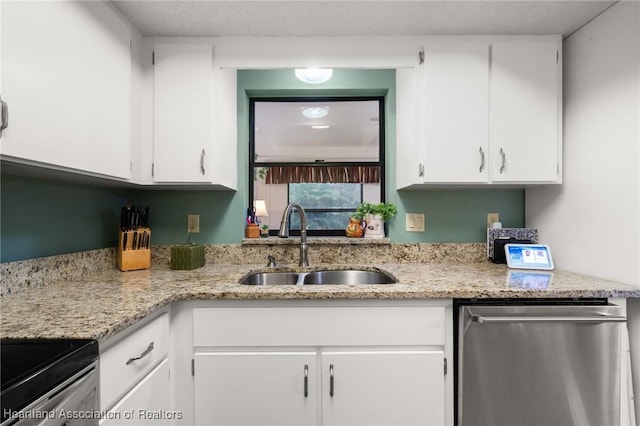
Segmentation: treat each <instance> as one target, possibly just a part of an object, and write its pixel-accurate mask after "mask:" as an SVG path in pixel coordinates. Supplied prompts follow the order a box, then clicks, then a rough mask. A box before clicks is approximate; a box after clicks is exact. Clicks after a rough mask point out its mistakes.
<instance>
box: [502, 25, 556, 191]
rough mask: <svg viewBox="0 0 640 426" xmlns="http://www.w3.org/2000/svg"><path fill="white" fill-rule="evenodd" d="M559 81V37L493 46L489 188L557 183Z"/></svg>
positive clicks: (515, 40) (523, 40) (511, 40)
mask: <svg viewBox="0 0 640 426" xmlns="http://www.w3.org/2000/svg"><path fill="white" fill-rule="evenodd" d="M560 80H561V73H560V40H559V38H558V37H548V36H545V37H530V38H525V39H520V38H515V39H507V40H499V41H495V42H493V44H492V46H491V92H490V93H491V94H490V103H489V105H490V114H489V123H490V124H489V135H490V141H491V142H490V145H491V180H492V181H493V182H537V183H554V182H557V181H558V180H559V179H560V176H559V172H560V145H561V143H560V139H561V134H560V128H561V126H560V123H561V121H560V114H561V109H560V106H561V96H562V91H561V90H560V88H561V85H560Z"/></svg>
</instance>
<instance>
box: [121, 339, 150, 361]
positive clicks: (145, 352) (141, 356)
mask: <svg viewBox="0 0 640 426" xmlns="http://www.w3.org/2000/svg"><path fill="white" fill-rule="evenodd" d="M152 350H153V342H151V343H149V346H147V349H145V350H144V352H142V353H141V354H140V356H136V357H132V358H129V359H128V360H127V365H129V364H131V363H132V362H133V361H137V360H139V359H142V358H144V357H145V356H147V355H149V353H150V352H151V351H152Z"/></svg>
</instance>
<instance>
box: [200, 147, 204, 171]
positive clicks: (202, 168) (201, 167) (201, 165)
mask: <svg viewBox="0 0 640 426" xmlns="http://www.w3.org/2000/svg"><path fill="white" fill-rule="evenodd" d="M200 172H201V173H202V174H203V175H204V149H203V150H202V154H200Z"/></svg>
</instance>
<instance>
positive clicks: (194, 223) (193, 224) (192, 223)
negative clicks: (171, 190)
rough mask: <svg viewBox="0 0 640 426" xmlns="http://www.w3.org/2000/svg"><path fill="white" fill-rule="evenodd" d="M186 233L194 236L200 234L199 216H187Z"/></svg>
mask: <svg viewBox="0 0 640 426" xmlns="http://www.w3.org/2000/svg"><path fill="white" fill-rule="evenodd" d="M187 232H190V233H193V234H196V233H198V232H200V215H199V214H190V215H187Z"/></svg>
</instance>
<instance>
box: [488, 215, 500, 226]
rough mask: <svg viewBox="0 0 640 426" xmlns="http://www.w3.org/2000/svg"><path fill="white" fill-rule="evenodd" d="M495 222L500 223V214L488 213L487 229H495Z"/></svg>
mask: <svg viewBox="0 0 640 426" xmlns="http://www.w3.org/2000/svg"><path fill="white" fill-rule="evenodd" d="M493 222H500V214H498V213H487V228H493Z"/></svg>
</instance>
